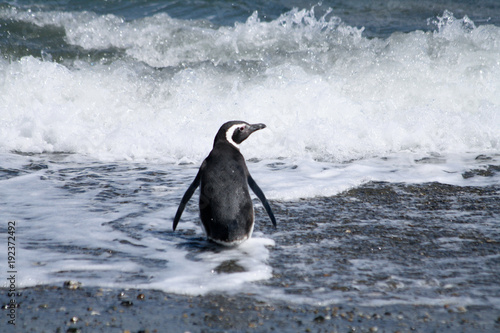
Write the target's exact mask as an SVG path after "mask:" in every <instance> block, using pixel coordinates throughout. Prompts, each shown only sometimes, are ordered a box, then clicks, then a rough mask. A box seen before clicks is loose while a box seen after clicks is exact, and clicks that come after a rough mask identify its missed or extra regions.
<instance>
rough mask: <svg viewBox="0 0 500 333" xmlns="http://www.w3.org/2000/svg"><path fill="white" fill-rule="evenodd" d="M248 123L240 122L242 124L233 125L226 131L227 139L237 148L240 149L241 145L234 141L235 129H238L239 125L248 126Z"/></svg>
mask: <svg viewBox="0 0 500 333" xmlns="http://www.w3.org/2000/svg"><path fill="white" fill-rule="evenodd" d="M246 125H247V124H245V123H240V124H234V125H233V126H231V127H229V128H228V130H227V131H226V140H227V141H228V142H229V143H230V144H232V145H233V146H235V147H236V148H237V149H240V145H239V144H237V143H236V142H234V140H233V134H234V131H236V130H237V129H238V128H239V127H242V126H243V127H244V126H246Z"/></svg>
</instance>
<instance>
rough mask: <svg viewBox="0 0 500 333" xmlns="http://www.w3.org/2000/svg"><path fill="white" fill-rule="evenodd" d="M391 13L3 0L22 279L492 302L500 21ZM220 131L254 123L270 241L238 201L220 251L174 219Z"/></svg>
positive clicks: (308, 299)
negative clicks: (245, 231)
mask: <svg viewBox="0 0 500 333" xmlns="http://www.w3.org/2000/svg"><path fill="white" fill-rule="evenodd" d="M389 4H390V8H388V7H387V6H388V5H387V3H386V2H384V3H383V4H382V2H366V1H355V2H335V3H333V2H332V3H327V2H323V4H322V5H316V6H314V3H307V4H306V3H303V2H299V1H298V2H294V3H293V6H290V4H288V3H286V4H285V3H284V2H280V1H274V2H266V3H257V4H253V2H252V3H251V4H250V3H246V2H240V3H239V4H238V5H233V4H232V3H230V2H225V1H219V2H216V3H215V5H214V3H213V2H210V3H209V2H206V3H205V2H196V3H192V2H182V3H178V2H158V1H139V2H133V3H132V2H123V1H120V2H113V1H107V2H105V3H103V2H102V1H85V2H79V3H78V4H75V3H73V2H60V1H58V2H50V1H49V2H45V3H44V5H40V4H36V3H33V2H31V1H7V2H2V3H1V4H0V53H1V59H0V205H1V207H2V210H1V216H0V218H1V219H2V221H1V222H0V223H1V225H0V231H1V232H2V233H3V232H4V231H7V222H8V221H16V225H17V227H18V229H17V239H18V245H17V252H18V255H17V265H18V271H19V276H18V280H17V282H18V283H19V286H20V287H29V286H34V285H37V284H48V285H61V284H62V283H63V281H67V280H77V281H80V282H82V283H83V284H84V285H87V286H95V287H112V288H144V289H160V290H163V291H166V292H171V293H178V294H188V295H207V294H210V293H235V294H241V293H249V294H252V295H254V296H255V297H256V298H259V299H260V298H268V299H275V300H283V301H285V302H290V303H311V304H334V303H338V302H346V301H347V302H351V301H352V302H356V303H358V304H365V305H380V304H401V303H405V304H428V305H436V304H437V305H441V304H449V303H453V304H460V305H461V306H469V305H481V306H493V307H495V308H499V307H500V305H499V288H498V283H497V282H496V281H498V278H499V277H498V272H499V271H500V267H499V259H498V255H499V253H500V249H499V247H498V244H499V242H500V239H499V225H498V221H500V216H499V211H498V207H500V199H499V186H500V175H499V169H500V150H499V147H500V117H499V116H498V115H499V114H500V113H499V112H500V97H499V96H500V94H498V91H500V79H499V78H500V62H499V58H498V54H499V52H500V50H499V46H500V43H499V40H500V28H499V24H498V21H497V20H498V18H499V17H500V15H494V14H495V13H500V9H499V7H498V4H497V3H496V2H488V1H484V2H481V3H480V4H479V5H478V4H477V3H476V2H470V3H469V2H460V3H458V4H457V3H456V2H453V3H452V2H449V3H446V4H445V5H438V4H432V5H430V4H429V3H428V2H426V1H423V2H422V1H419V2H418V3H417V2H411V1H399V2H394V1H393V2H389ZM443 6H444V7H443ZM230 119H243V120H246V121H249V122H263V123H265V124H266V125H267V128H266V129H265V130H263V131H259V132H258V133H255V134H254V135H252V136H251V137H250V138H249V139H248V140H247V141H246V142H245V143H244V144H242V146H241V150H242V153H243V155H244V156H245V157H246V158H247V160H248V167H249V170H250V172H251V173H252V175H253V178H254V179H255V180H256V181H257V183H258V184H259V185H260V187H261V188H262V189H263V191H264V192H265V193H266V196H267V197H268V198H269V199H270V201H271V205H272V207H273V210H274V212H275V215H276V217H277V220H278V228H277V229H276V230H275V229H273V228H272V225H271V223H270V221H269V219H268V217H267V215H266V214H265V211H264V210H263V209H262V207H261V206H260V204H259V202H258V201H255V204H256V212H257V214H256V215H257V223H256V229H255V233H254V237H253V238H252V239H251V240H250V241H248V242H246V243H245V244H243V245H242V246H240V247H237V248H230V249H221V248H218V247H215V246H214V245H213V244H210V243H208V242H206V241H205V239H204V235H203V233H202V229H201V227H200V225H199V219H198V216H197V215H198V212H197V206H196V201H197V198H196V196H195V197H193V199H192V202H191V203H190V205H188V207H187V209H186V211H185V212H184V214H183V217H182V220H181V222H180V224H179V228H178V230H177V231H176V232H173V231H172V230H171V227H172V218H173V216H174V214H175V211H176V209H177V205H178V204H179V201H180V198H181V196H182V195H183V193H184V191H185V190H186V188H187V187H188V185H189V184H190V182H191V181H192V179H193V177H194V176H195V174H196V172H197V168H198V167H199V165H200V163H201V161H202V160H203V158H204V157H205V156H206V155H207V154H208V152H209V151H210V148H211V145H212V142H213V136H214V135H215V133H216V131H217V130H218V128H219V126H220V125H221V124H222V123H223V122H225V121H227V120H230ZM262 147H265V149H263V148H262ZM0 261H2V262H6V253H4V252H2V253H0Z"/></svg>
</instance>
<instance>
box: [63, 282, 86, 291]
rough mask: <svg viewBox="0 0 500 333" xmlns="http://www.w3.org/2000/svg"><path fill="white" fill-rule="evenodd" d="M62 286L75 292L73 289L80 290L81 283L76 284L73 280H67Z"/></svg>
mask: <svg viewBox="0 0 500 333" xmlns="http://www.w3.org/2000/svg"><path fill="white" fill-rule="evenodd" d="M63 286H64V288H66V289H70V290H75V289H79V288H81V287H82V283H81V282H78V281H74V280H68V281H64V284H63Z"/></svg>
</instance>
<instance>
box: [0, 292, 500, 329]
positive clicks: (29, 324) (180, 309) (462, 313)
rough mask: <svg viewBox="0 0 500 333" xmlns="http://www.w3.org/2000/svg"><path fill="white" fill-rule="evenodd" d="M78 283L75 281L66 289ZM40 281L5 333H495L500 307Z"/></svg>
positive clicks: (23, 299) (23, 300)
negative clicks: (293, 298) (294, 299)
mask: <svg viewBox="0 0 500 333" xmlns="http://www.w3.org/2000/svg"><path fill="white" fill-rule="evenodd" d="M69 288H73V287H69ZM69 288H68V287H67V286H60V287H58V286H36V287H30V288H24V289H20V290H19V293H18V295H17V301H18V303H19V307H18V308H17V309H16V310H17V311H16V326H15V327H14V326H12V325H8V324H7V317H6V316H5V314H6V309H5V304H7V303H8V298H7V293H6V291H7V290H6V289H5V288H2V290H1V291H2V292H1V295H2V296H1V297H0V300H1V303H2V314H3V315H2V322H1V323H0V328H1V330H2V332H164V331H165V329H166V328H168V331H169V332H319V331H326V332H429V331H439V332H493V331H498V330H500V310H498V309H494V308H491V307H488V306H468V307H467V308H465V307H453V306H444V307H443V306H426V305H397V304H396V305H387V306H357V305H356V304H350V303H345V304H344V303H343V304H332V305H328V306H314V305H301V304H293V303H286V302H281V301H268V300H267V301H264V300H259V299H256V298H255V297H253V296H252V295H244V294H237V295H227V294H209V295H205V296H183V295H177V294H170V293H165V292H162V291H158V290H141V289H126V290H125V289H115V288H113V289H104V288H97V287H84V286H83V287H80V286H78V287H74V288H75V289H69Z"/></svg>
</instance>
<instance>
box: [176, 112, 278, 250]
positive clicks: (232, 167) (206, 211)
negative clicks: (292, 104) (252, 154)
mask: <svg viewBox="0 0 500 333" xmlns="http://www.w3.org/2000/svg"><path fill="white" fill-rule="evenodd" d="M265 127H266V125H264V124H254V125H250V124H248V123H246V122H244V121H230V122H227V123H225V124H224V125H222V127H221V128H220V129H219V131H218V132H217V135H216V136H215V140H214V146H213V149H212V151H211V152H210V154H209V155H208V157H207V158H206V159H205V160H204V161H203V163H202V165H201V167H200V170H199V171H198V174H197V175H196V178H195V179H194V181H193V183H192V184H191V185H190V186H189V188H188V189H187V191H186V193H185V194H184V196H183V197H182V200H181V203H180V205H179V208H178V209H177V213H176V214H175V218H174V224H173V229H174V231H175V228H176V227H177V224H178V223H179V220H180V218H181V215H182V212H183V211H184V207H185V206H186V204H187V203H188V201H189V199H190V198H191V196H192V195H193V193H194V191H195V190H196V188H197V187H198V186H199V185H200V184H201V191H200V217H201V222H202V223H203V227H204V228H205V232H206V234H207V237H208V239H210V240H212V241H214V242H216V243H218V244H221V245H226V246H232V245H238V244H240V243H242V242H244V241H245V240H247V239H248V238H250V237H251V236H252V232H253V227H254V211H253V205H252V199H251V198H250V193H249V192H248V185H250V188H251V189H252V190H253V192H254V193H255V194H256V195H257V197H258V198H259V199H260V201H262V204H263V205H264V208H265V209H266V211H267V214H269V217H270V218H271V221H272V223H273V225H274V226H275V227H276V219H275V218H274V214H273V212H272V210H271V207H270V206H269V203H268V202H267V199H266V197H265V195H264V193H263V192H262V190H261V189H260V187H259V186H258V185H257V183H256V182H255V181H254V180H253V178H252V176H250V173H249V172H248V169H247V166H246V164H245V159H244V158H243V155H241V153H240V149H239V144H240V143H242V142H243V141H244V140H245V139H246V138H248V137H249V136H250V134H252V133H253V132H255V131H258V130H260V129H263V128H265Z"/></svg>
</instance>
